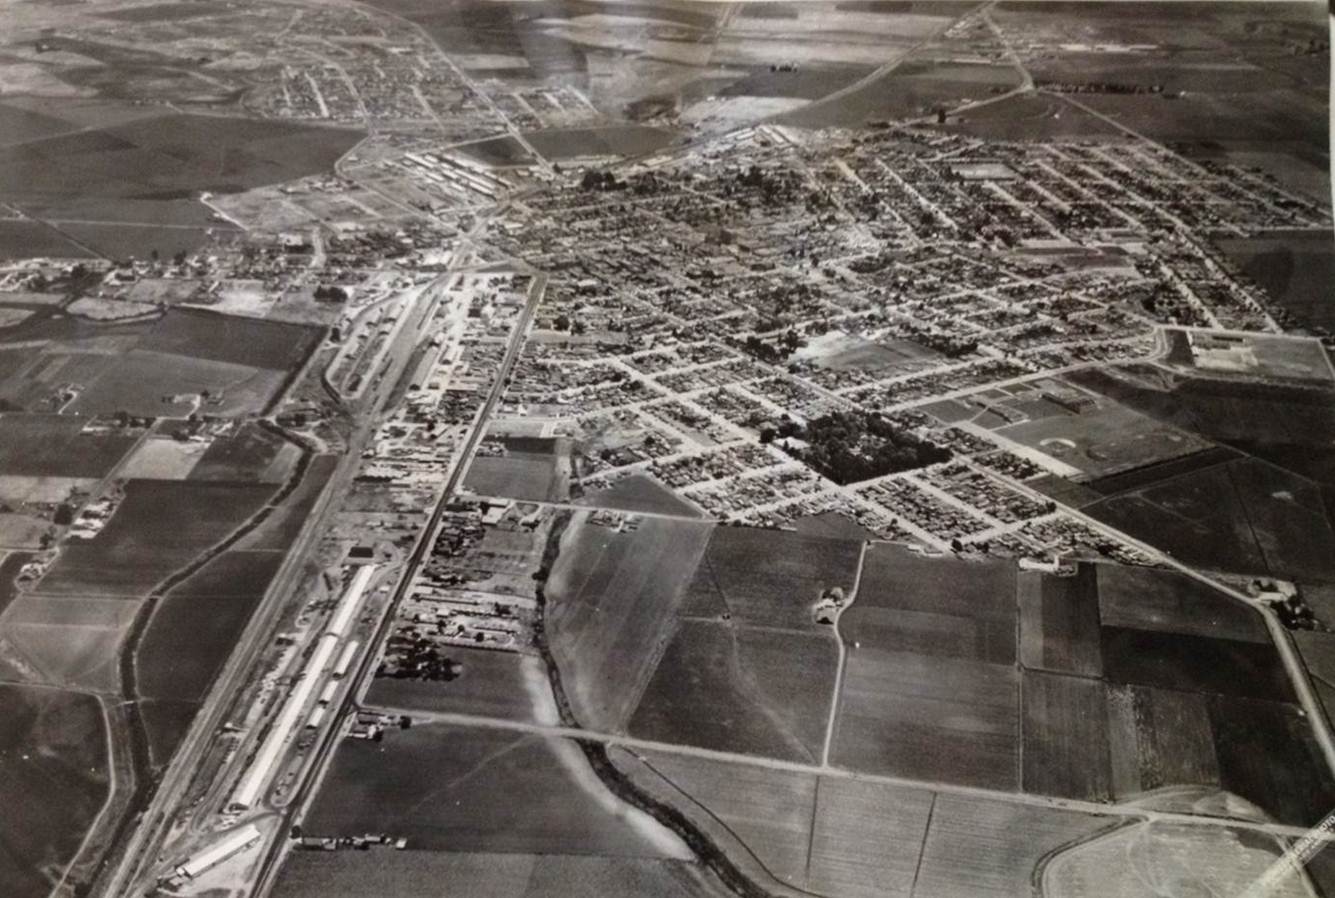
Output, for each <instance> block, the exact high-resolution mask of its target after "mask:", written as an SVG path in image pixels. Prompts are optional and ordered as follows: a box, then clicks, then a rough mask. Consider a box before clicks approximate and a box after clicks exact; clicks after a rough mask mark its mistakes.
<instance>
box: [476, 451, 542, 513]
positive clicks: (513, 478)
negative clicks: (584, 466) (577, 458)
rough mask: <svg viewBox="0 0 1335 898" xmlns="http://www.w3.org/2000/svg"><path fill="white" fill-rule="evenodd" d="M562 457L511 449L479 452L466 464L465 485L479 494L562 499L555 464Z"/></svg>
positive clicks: (538, 499) (537, 499)
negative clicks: (495, 452)
mask: <svg viewBox="0 0 1335 898" xmlns="http://www.w3.org/2000/svg"><path fill="white" fill-rule="evenodd" d="M562 462H563V459H562V458H561V457H560V456H558V455H554V454H552V453H550V452H544V453H538V452H510V453H507V454H505V455H491V456H479V457H477V458H475V459H473V462H472V464H470V465H469V467H468V476H467V477H466V478H465V479H464V486H465V487H467V488H468V489H470V490H472V491H473V492H475V493H477V494H478V495H481V496H503V497H505V498H507V499H529V500H534V501H539V502H543V501H546V502H556V501H562V500H564V499H565V498H566V497H565V496H564V495H563V493H564V492H565V490H563V489H562V488H561V478H560V472H559V470H558V466H559V465H560V464H562Z"/></svg>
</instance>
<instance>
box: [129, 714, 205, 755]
mask: <svg viewBox="0 0 1335 898" xmlns="http://www.w3.org/2000/svg"><path fill="white" fill-rule="evenodd" d="M199 707H200V706H199V704H198V703H196V702H178V701H172V700H166V701H164V700H161V699H143V700H141V701H140V702H139V714H140V716H141V717H142V718H143V721H144V730H145V731H146V732H147V733H148V755H149V763H151V764H152V765H153V768H154V769H155V770H162V769H163V768H165V767H166V766H167V765H168V764H170V763H171V759H172V755H173V754H175V752H176V747H177V746H178V745H180V744H181V740H182V739H184V738H185V737H186V734H187V733H188V732H189V731H190V724H192V723H194V721H195V714H196V713H197V712H198V711H199Z"/></svg>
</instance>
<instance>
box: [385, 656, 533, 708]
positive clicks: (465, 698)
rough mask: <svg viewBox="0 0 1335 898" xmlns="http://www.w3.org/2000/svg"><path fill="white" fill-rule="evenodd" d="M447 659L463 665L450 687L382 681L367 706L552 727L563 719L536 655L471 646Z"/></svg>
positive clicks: (396, 680)
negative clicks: (446, 713)
mask: <svg viewBox="0 0 1335 898" xmlns="http://www.w3.org/2000/svg"><path fill="white" fill-rule="evenodd" d="M445 656H446V657H447V658H449V659H450V660H451V661H453V662H454V663H455V664H457V665H459V672H458V675H457V676H456V677H455V678H454V679H452V680H448V681H444V682H439V681H430V680H411V679H398V678H395V677H378V678H376V679H375V680H373V681H372V682H371V688H370V689H369V690H368V692H367V697H366V703H367V704H368V705H371V706H376V707H382V708H402V709H405V710H408V711H427V712H432V711H436V712H442V711H443V712H457V713H462V714H481V715H485V716H487V717H500V718H503V719H505V720H523V721H529V722H532V723H552V722H554V721H556V720H557V719H558V717H559V715H558V714H557V711H556V702H555V700H554V699H553V698H552V695H551V687H550V686H549V685H548V683H547V669H546V667H545V666H544V665H543V663H542V659H541V658H539V657H538V656H537V655H521V654H519V653H518V652H497V651H492V650H490V649H474V648H468V647H466V646H457V647H451V648H449V649H448V650H447V651H446V653H445Z"/></svg>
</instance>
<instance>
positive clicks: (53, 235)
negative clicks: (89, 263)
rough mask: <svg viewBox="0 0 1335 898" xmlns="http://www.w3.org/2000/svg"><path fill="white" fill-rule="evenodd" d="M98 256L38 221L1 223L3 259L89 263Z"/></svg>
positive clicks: (0, 251)
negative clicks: (81, 261) (49, 259)
mask: <svg viewBox="0 0 1335 898" xmlns="http://www.w3.org/2000/svg"><path fill="white" fill-rule="evenodd" d="M96 256H97V252H96V251H95V250H93V249H92V248H91V247H89V246H88V245H87V244H85V243H83V242H82V241H79V242H76V241H75V240H74V239H71V238H70V237H68V236H66V235H65V234H64V233H62V232H61V231H59V230H57V229H56V228H54V227H52V226H50V225H48V224H44V223H42V222H39V221H24V220H7V221H0V259H30V258H53V259H90V258H95V257H96Z"/></svg>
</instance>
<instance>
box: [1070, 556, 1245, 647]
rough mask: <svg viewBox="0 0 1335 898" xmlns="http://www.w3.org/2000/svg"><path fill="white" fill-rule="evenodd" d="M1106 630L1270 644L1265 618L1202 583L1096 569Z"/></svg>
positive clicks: (1144, 571) (1164, 574)
mask: <svg viewBox="0 0 1335 898" xmlns="http://www.w3.org/2000/svg"><path fill="white" fill-rule="evenodd" d="M1095 568H1096V570H1097V572H1098V614H1099V620H1100V621H1101V623H1102V624H1103V626H1105V627H1124V628H1128V629H1134V630H1146V631H1158V632H1164V633H1178V634H1182V635H1186V636H1202V637H1211V638H1215V639H1228V640H1236V641H1244V642H1255V643H1260V644H1262V645H1269V644H1270V634H1269V632H1268V631H1267V630H1266V626H1265V621H1264V620H1262V619H1261V615H1260V614H1259V613H1258V612H1256V611H1254V610H1252V609H1251V608H1249V607H1248V606H1246V605H1244V604H1243V603H1241V602H1238V601H1236V600H1234V599H1231V598H1229V597H1228V596H1226V595H1224V594H1223V593H1221V592H1218V591H1217V590H1214V589H1212V588H1210V587H1209V586H1207V585H1206V584H1204V583H1201V582H1200V581H1199V580H1195V579H1193V578H1191V577H1188V576H1186V575H1185V574H1179V573H1176V572H1173V571H1157V570H1152V569H1150V568H1140V567H1125V566H1122V565H1115V564H1101V565H1096V566H1095Z"/></svg>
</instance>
